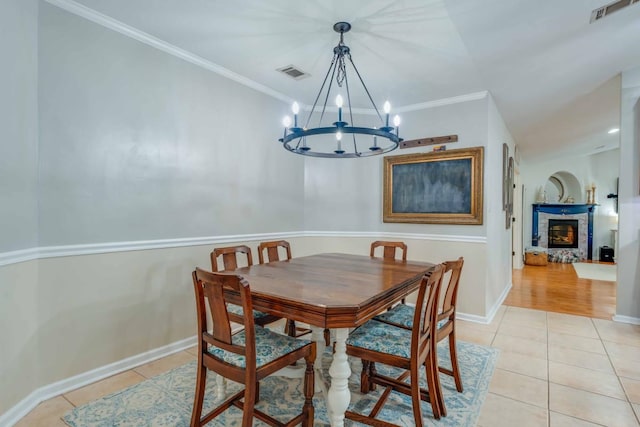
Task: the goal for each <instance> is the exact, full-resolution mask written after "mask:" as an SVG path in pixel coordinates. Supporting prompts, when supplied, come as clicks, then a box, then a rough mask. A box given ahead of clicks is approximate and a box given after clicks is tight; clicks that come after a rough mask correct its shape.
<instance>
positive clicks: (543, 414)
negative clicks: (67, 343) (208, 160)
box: [16, 306, 640, 427]
mask: <svg viewBox="0 0 640 427" xmlns="http://www.w3.org/2000/svg"><path fill="white" fill-rule="evenodd" d="M457 328H458V338H459V339H461V340H465V341H470V342H474V343H478V344H483V345H490V346H493V347H497V348H499V349H500V350H501V353H500V358H499V360H498V364H497V367H496V371H495V373H494V376H493V379H492V381H491V385H490V388H489V394H488V395H487V398H486V400H485V404H484V406H483V408H482V412H481V414H480V419H479V422H478V426H481V427H501V426H508V427H511V426H516V427H529V426H532V427H538V426H540V427H587V426H612V427H614V426H620V427H639V426H640V422H639V419H640V326H637V325H627V324H621V323H616V322H613V321H606V320H600V319H590V318H587V317H580V316H571V315H565V314H557V313H551V312H545V311H537V310H531V309H525V308H517V307H507V306H503V307H502V308H501V309H500V311H499V312H498V314H497V315H496V317H495V319H494V321H493V322H492V323H491V324H489V325H480V324H477V323H472V322H465V321H461V320H459V321H458V322H457ZM195 357H196V352H195V350H194V349H189V350H187V351H182V352H179V353H176V354H173V355H171V356H167V357H165V358H163V359H160V360H157V361H154V362H151V363H149V364H146V365H143V366H139V367H137V368H135V369H132V370H130V371H127V372H123V373H121V374H118V375H115V376H113V377H111V378H107V379H105V380H102V381H99V382H97V383H94V384H90V385H88V386H85V387H83V388H81V389H78V390H74V391H72V392H69V393H66V394H64V395H62V396H58V397H55V398H53V399H50V400H48V401H46V402H43V403H41V404H40V405H38V406H37V407H36V408H35V409H34V410H33V411H31V412H30V413H29V414H28V415H27V416H26V417H25V418H23V419H22V420H21V421H20V422H19V423H18V424H16V426H19V427H25V426H29V427H40V426H47V427H49V426H54V427H56V426H65V424H64V423H63V422H62V421H61V420H60V417H61V416H62V415H64V414H65V413H66V412H67V411H69V410H70V409H71V408H73V407H74V406H76V405H81V404H83V403H86V402H88V401H91V400H93V399H96V398H99V397H100V396H104V395H106V394H109V393H112V392H115V391H117V390H121V389H123V388H125V387H128V386H130V385H132V384H135V383H138V382H140V381H144V380H145V379H146V378H149V377H152V376H154V375H157V374H159V373H162V372H165V371H167V370H169V369H172V368H174V367H176V366H179V365H182V364H183V363H185V362H187V361H189V360H192V359H194V358H195Z"/></svg>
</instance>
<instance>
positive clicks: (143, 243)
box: [0, 231, 487, 267]
mask: <svg viewBox="0 0 640 427" xmlns="http://www.w3.org/2000/svg"><path fill="white" fill-rule="evenodd" d="M304 237H339V238H348V237H360V238H370V239H408V240H431V241H440V242H459V243H478V244H485V243H486V242H487V238H486V237H485V236H463V235H446V234H412V233H389V232H377V231H366V232H354V231H289V232H280V233H260V234H237V235H228V236H209V237H186V238H179V239H160V240H139V241H131V242H105V243H88V244H81V245H61V246H42V247H35V248H28V249H19V250H15V251H9V252H0V267H1V266H3V265H10V264H17V263H20V262H25V261H33V260H37V259H44V258H56V257H64V256H75V255H94V254H105V253H114V252H128V251H140V250H147V249H169V248H179V247H189V246H204V245H214V244H215V245H217V244H223V243H233V242H246V241H249V242H250V241H262V240H281V239H291V238H304Z"/></svg>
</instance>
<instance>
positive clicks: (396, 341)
mask: <svg viewBox="0 0 640 427" xmlns="http://www.w3.org/2000/svg"><path fill="white" fill-rule="evenodd" d="M443 270H444V267H443V266H442V265H441V264H440V265H437V266H435V267H434V268H433V270H432V271H431V274H428V275H425V276H424V277H423V278H422V281H421V282H420V288H419V290H418V300H417V302H416V310H415V312H414V319H413V324H414V325H415V327H414V328H413V329H406V328H400V327H397V326H395V325H391V324H388V323H384V322H380V321H377V320H374V319H372V320H369V321H368V322H366V323H365V324H363V325H362V326H360V327H359V328H357V329H356V330H354V331H353V332H352V333H351V334H349V337H348V338H347V354H348V355H350V356H354V357H359V358H360V359H362V365H363V371H362V375H361V382H360V390H361V391H362V392H363V393H368V392H370V391H373V390H375V387H376V385H381V386H383V387H385V390H384V391H383V392H382V394H381V395H380V398H379V400H378V402H377V403H376V404H375V405H374V407H373V409H372V410H371V412H370V413H369V414H368V415H365V414H360V413H356V412H353V411H347V412H346V414H345V416H346V418H348V419H350V420H353V421H357V422H361V423H364V424H368V425H374V426H381V425H388V426H393V425H395V424H391V423H386V422H384V421H381V420H379V419H378V418H376V417H377V415H378V414H379V412H380V410H381V409H382V407H383V406H384V403H385V402H386V400H387V398H388V397H389V395H390V393H391V391H397V392H400V393H403V394H406V395H409V396H411V403H412V408H413V417H414V422H415V425H416V426H417V427H422V425H423V419H422V410H421V408H420V401H421V400H422V401H426V402H429V403H430V404H431V409H432V410H433V416H434V418H436V419H440V416H441V410H440V401H441V399H442V398H441V395H442V390H441V389H440V383H439V381H438V380H437V379H438V378H437V377H438V374H437V369H436V365H435V358H436V357H437V356H436V342H435V339H434V338H435V336H434V332H435V325H436V319H437V318H436V315H437V310H436V308H437V301H438V298H439V292H440V285H441V283H442V272H443ZM376 363H381V364H385V365H389V366H394V367H397V368H401V369H404V372H403V373H402V374H401V375H400V376H398V377H397V378H393V377H391V376H388V375H384V374H381V373H379V372H378V371H377V369H376V368H375V364H376ZM423 367H424V368H425V373H426V380H427V388H426V389H425V388H422V387H420V380H419V378H420V370H421V369H422V368H423ZM407 378H409V379H410V382H409V383H407V382H406V380H407Z"/></svg>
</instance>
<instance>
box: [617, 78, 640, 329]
mask: <svg viewBox="0 0 640 427" xmlns="http://www.w3.org/2000/svg"><path fill="white" fill-rule="evenodd" d="M621 111H622V116H621V126H620V189H619V209H620V211H619V216H618V218H619V222H618V230H619V232H618V233H619V237H618V247H619V254H618V258H617V262H618V290H617V293H616V318H617V319H619V320H625V319H635V321H636V322H637V321H638V319H640V186H639V183H638V181H639V179H640V165H639V163H640V160H639V159H640V68H635V69H633V70H630V71H627V72H624V73H622V108H621Z"/></svg>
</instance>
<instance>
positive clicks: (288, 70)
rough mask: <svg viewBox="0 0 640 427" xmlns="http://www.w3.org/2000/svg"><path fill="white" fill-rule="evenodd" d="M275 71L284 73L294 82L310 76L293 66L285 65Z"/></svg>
mask: <svg viewBox="0 0 640 427" xmlns="http://www.w3.org/2000/svg"><path fill="white" fill-rule="evenodd" d="M276 71H280V72H281V73H284V74H286V75H287V76H289V77H291V78H293V79H296V80H300V79H304V78H305V77H309V76H310V75H311V74H308V73H305V72H304V71H301V70H299V69H298V68H297V67H296V66H295V65H287V66H286V67H282V68H278V69H277V70H276Z"/></svg>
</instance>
